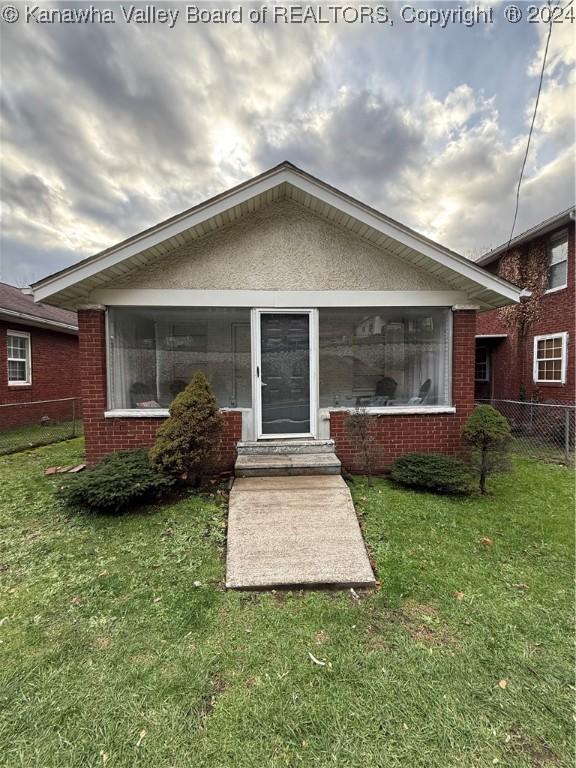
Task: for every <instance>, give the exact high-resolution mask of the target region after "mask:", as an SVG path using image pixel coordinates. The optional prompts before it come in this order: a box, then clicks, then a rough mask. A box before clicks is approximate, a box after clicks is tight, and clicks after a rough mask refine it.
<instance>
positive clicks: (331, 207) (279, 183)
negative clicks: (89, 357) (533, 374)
mask: <svg viewBox="0 0 576 768" xmlns="http://www.w3.org/2000/svg"><path fill="white" fill-rule="evenodd" d="M286 198H289V199H292V200H295V201H296V202H298V203H300V204H302V205H304V206H306V207H307V208H310V209H311V210H312V211H314V212H315V213H317V214H318V215H320V216H324V217H325V218H326V219H328V220H329V221H333V222H334V223H335V224H338V225H339V226H343V227H345V228H347V229H349V230H350V231H352V232H354V233H356V234H357V235H359V236H360V237H362V238H364V239H366V240H368V241H369V242H371V243H373V244H375V245H376V246H378V247H381V248H382V249H383V250H385V251H387V252H389V253H391V254H393V255H395V256H397V257H399V258H401V259H403V260H405V261H407V262H409V263H411V264H413V265H415V266H416V267H419V268H420V269H422V270H424V271H427V272H430V273H431V274H434V276H435V277H437V278H440V279H441V280H443V281H445V282H446V283H447V284H448V285H450V286H451V287H452V288H454V289H455V290H458V291H463V292H465V293H466V295H467V296H468V298H469V299H472V300H473V303H474V304H477V305H478V306H479V307H481V308H482V309H490V308H492V307H497V306H502V305H504V304H511V303H516V302H518V301H519V296H520V290H519V289H517V288H516V287H515V286H513V285H511V284H510V283H507V282H506V281H504V280H502V279H501V278H498V277H495V276H494V275H491V274H490V273H489V272H487V271H486V270H484V269H483V268H482V267H479V266H477V265H476V264H474V262H471V261H469V260H467V259H465V258H464V257H462V256H459V255H458V254H456V253H454V252H452V251H449V250H448V249H446V248H443V247H442V246H440V245H438V244H437V243H434V242H433V241H431V240H429V239H428V238H426V237H424V236H423V235H420V234H418V233H417V232H414V231H413V230H411V229H409V228H408V227H405V226H404V225H403V224H400V223H398V222H396V221H394V220H392V219H390V218H388V217H387V216H385V215H384V214H382V213H379V212H378V211H375V210H374V209H372V208H370V207H369V206H367V205H365V204H363V203H361V202H359V201H358V200H355V199H354V198H351V197H349V196H348V195H346V194H344V193H343V192H340V191H339V190H337V189H335V188H333V187H330V186H329V185H327V184H325V183H324V182H322V181H320V180H318V179H316V178H314V177H313V176H310V175H309V174H307V173H305V172H304V171H301V170H300V169H298V168H296V167H295V166H293V165H291V164H289V163H282V164H281V165H279V166H277V167H276V168H273V169H271V170H270V171H267V172H266V173H263V174H261V175H260V176H256V177H255V178H253V179H251V180H250V181H247V182H245V183H243V184H240V185H239V186H237V187H234V188H233V189H231V190H229V191H227V192H225V193H223V194H221V195H218V196H217V197H214V198H212V199H210V200H208V201H206V202H204V203H201V204H200V205H197V206H195V207H194V208H191V209H190V210H188V211H185V212H184V213H182V214H179V215H178V216H175V217H173V218H171V219H168V220H167V221H165V222H162V223H161V224H158V225H156V226H155V227H152V228H150V229H148V230H146V231H144V232H142V233H140V234H138V235H135V236H134V237H131V238H128V239H127V240H124V241H123V242H121V243H119V244H118V245H115V246H113V247H111V248H108V249H106V250H105V251H102V252H101V253H99V254H96V255H95V256H90V257H88V258H87V259H84V260H83V261H81V262H79V263H78V264H76V265H73V266H71V267H69V268H67V269H65V270H62V271H60V272H57V273H55V274H53V275H50V276H48V277H46V278H44V279H43V280H40V281H38V282H36V283H35V284H34V285H33V286H32V287H33V291H34V299H35V300H36V301H44V302H46V303H49V304H54V305H56V306H61V307H66V308H76V307H77V306H78V305H79V304H82V303H83V300H84V301H85V300H86V298H87V297H88V296H89V295H90V294H91V293H92V292H93V291H95V290H97V289H99V288H104V286H106V288H113V285H114V278H116V277H120V276H122V275H125V274H127V273H128V272H130V271H131V270H132V269H134V268H138V267H141V266H142V265H144V264H146V263H147V262H149V261H151V260H156V259H158V258H161V257H162V255H163V254H165V253H166V252H167V251H169V250H171V249H173V248H176V247H178V246H181V245H183V244H184V243H186V242H189V241H191V240H195V239H197V238H199V237H202V236H204V235H206V234H209V233H210V232H213V231H215V230H217V229H220V228H222V227H224V226H226V225H228V224H231V223H233V222H234V221H236V220H237V219H239V218H241V217H242V216H245V215H246V214H249V213H251V212H252V211H255V210H257V209H258V208H261V207H263V206H265V205H269V204H270V203H273V202H275V201H278V200H282V199H286Z"/></svg>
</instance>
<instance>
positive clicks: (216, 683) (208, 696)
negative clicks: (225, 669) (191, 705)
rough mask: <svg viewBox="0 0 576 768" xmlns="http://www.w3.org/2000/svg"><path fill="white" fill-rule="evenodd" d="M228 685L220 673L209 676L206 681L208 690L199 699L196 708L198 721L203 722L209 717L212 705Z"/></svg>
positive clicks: (213, 705) (212, 708)
mask: <svg viewBox="0 0 576 768" xmlns="http://www.w3.org/2000/svg"><path fill="white" fill-rule="evenodd" d="M228 685H229V684H228V683H227V682H226V680H224V678H223V677H222V676H221V675H219V674H214V675H211V676H210V679H209V682H208V690H207V691H206V693H205V694H204V696H203V697H202V698H201V699H200V702H199V703H198V707H197V709H196V714H197V716H198V718H199V719H200V723H204V722H205V721H206V720H207V719H208V718H209V717H210V715H211V714H212V711H213V710H214V707H215V706H216V701H217V700H218V697H219V696H221V695H222V694H223V693H224V691H226V689H227V688H228Z"/></svg>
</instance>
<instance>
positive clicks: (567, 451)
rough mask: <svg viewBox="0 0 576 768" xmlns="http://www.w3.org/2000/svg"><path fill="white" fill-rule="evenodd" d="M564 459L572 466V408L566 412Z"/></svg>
mask: <svg viewBox="0 0 576 768" xmlns="http://www.w3.org/2000/svg"><path fill="white" fill-rule="evenodd" d="M564 459H565V460H566V464H570V408H566V410H565V411H564Z"/></svg>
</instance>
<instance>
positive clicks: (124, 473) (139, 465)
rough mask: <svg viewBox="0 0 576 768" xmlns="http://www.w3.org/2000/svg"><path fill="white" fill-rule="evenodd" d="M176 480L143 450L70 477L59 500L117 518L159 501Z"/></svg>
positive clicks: (112, 456) (113, 457) (121, 453)
mask: <svg viewBox="0 0 576 768" xmlns="http://www.w3.org/2000/svg"><path fill="white" fill-rule="evenodd" d="M174 483H175V480H174V479H173V478H172V477H169V476H167V475H165V474H163V473H162V472H159V471H158V470H157V469H156V468H155V467H153V466H152V464H151V463H150V459H149V458H148V453H147V451H145V450H144V449H138V450H135V451H117V452H116V453H111V454H109V455H108V456H105V457H104V458H103V459H102V461H100V462H99V463H98V464H95V465H94V466H93V467H89V468H88V469H87V470H86V471H85V472H83V473H82V474H78V475H74V476H73V477H69V478H68V479H67V482H66V483H65V485H64V486H63V487H62V488H61V489H60V490H59V491H58V496H59V498H60V499H61V500H62V501H63V502H64V503H65V504H66V506H67V507H69V508H70V509H73V510H77V511H82V512H90V513H93V514H118V513H120V512H124V511H125V510H126V509H128V508H129V507H133V506H134V505H135V504H143V503H145V502H152V501H156V500H157V499H159V498H161V497H162V496H163V495H164V494H166V493H167V492H168V491H169V490H170V489H171V488H172V487H173V485H174Z"/></svg>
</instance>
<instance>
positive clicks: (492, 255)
mask: <svg viewBox="0 0 576 768" xmlns="http://www.w3.org/2000/svg"><path fill="white" fill-rule="evenodd" d="M575 211H576V209H575V208H574V206H573V205H572V206H571V207H570V208H566V210H565V211H561V212H560V213H557V214H555V215H554V216H551V217H550V218H549V219H544V221H541V222H540V224H536V226H535V227H530V229H527V230H525V231H524V232H521V233H520V234H519V235H516V237H514V238H512V240H510V243H509V244H508V243H507V242H506V243H502V245H499V246H498V247H497V248H493V249H492V250H491V251H488V253H485V254H483V255H482V256H480V258H479V259H476V264H480V265H482V266H485V265H486V264H491V263H492V262H493V261H496V259H498V258H500V256H503V255H504V253H506V251H507V250H509V249H511V248H516V247H517V246H519V245H523V244H524V243H527V242H528V241H529V240H534V238H536V237H542V236H543V235H548V234H550V233H552V232H554V231H555V230H556V229H558V228H559V227H564V226H566V225H567V224H569V223H570V222H571V221H574V213H575Z"/></svg>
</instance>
